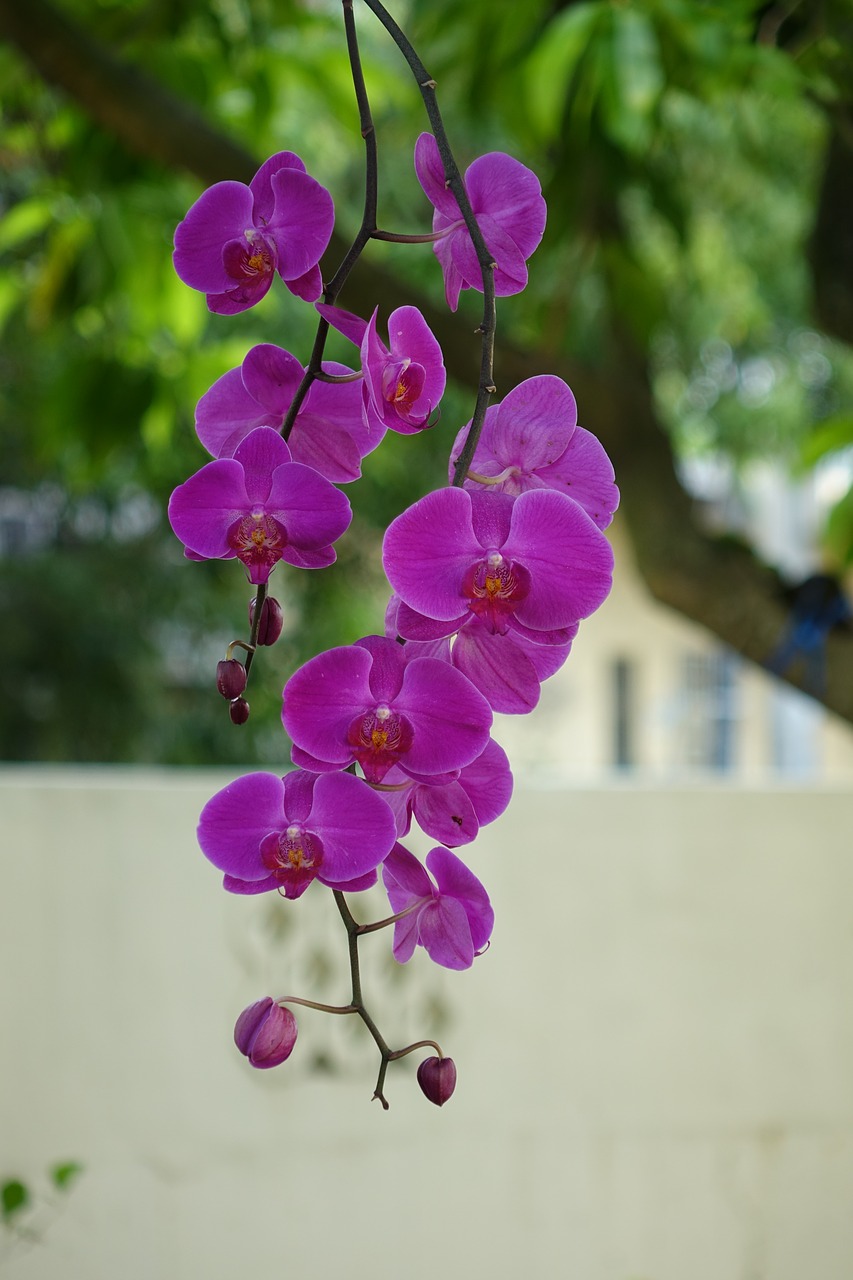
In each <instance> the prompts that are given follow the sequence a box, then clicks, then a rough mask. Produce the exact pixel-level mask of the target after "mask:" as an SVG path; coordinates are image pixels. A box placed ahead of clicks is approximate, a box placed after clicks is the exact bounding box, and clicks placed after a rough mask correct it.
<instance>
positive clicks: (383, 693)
mask: <svg viewBox="0 0 853 1280" xmlns="http://www.w3.org/2000/svg"><path fill="white" fill-rule="evenodd" d="M282 720H283V722H284V727H285V729H286V730H287V732H288V733H289V734H290V737H291V739H292V740H293V744H294V745H293V752H292V759H293V762H294V764H297V765H300V766H301V767H302V768H310V769H315V770H317V772H327V771H328V770H332V769H345V768H347V766H348V765H350V764H353V763H354V762H356V761H357V762H358V763H359V764H360V765H361V768H362V771H363V773H364V776H365V778H366V779H367V780H368V782H381V781H382V779H383V778H384V777H385V775H386V773H387V772H388V770H389V769H391V768H392V767H393V766H394V765H397V766H399V768H400V769H401V770H402V772H403V774H404V775H406V776H407V777H409V778H415V779H416V780H418V781H422V780H427V781H430V780H435V779H436V777H438V778H442V780H446V781H449V780H451V779H452V778H454V777H455V776H456V773H457V771H458V770H459V769H462V768H464V766H465V765H467V764H471V762H472V761H473V760H476V759H477V757H478V756H479V755H480V754H481V753H482V751H483V750H484V749H485V747H486V743H487V742H488V740H489V729H490V727H491V723H492V713H491V711H490V710H489V706H488V703H487V702H486V700H485V698H483V696H482V694H480V693H478V692H477V690H476V689H475V688H474V686H473V685H472V684H471V683H470V681H469V680H467V679H466V678H465V676H463V675H462V674H461V673H460V672H458V671H455V670H454V669H453V668H452V667H451V666H450V665H449V664H448V663H446V662H441V661H439V660H438V659H437V658H412V659H409V658H408V656H407V655H406V653H405V650H404V648H403V646H401V645H399V644H396V643H395V641H393V640H388V639H386V638H385V637H384V636H367V637H366V638H365V639H363V640H359V641H358V642H357V643H356V644H354V645H349V646H342V647H340V648H337V649H329V650H327V651H326V652H325V653H320V654H318V655H317V657H316V658H311V659H310V660H309V661H308V662H306V663H305V665H304V666H302V667H300V668H299V670H298V671H296V672H295V673H294V675H292V676H291V678H290V679H289V680H288V682H287V684H286V685H285V688H284V706H283V710H282ZM389 812H390V810H389Z"/></svg>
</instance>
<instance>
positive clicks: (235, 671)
mask: <svg viewBox="0 0 853 1280" xmlns="http://www.w3.org/2000/svg"><path fill="white" fill-rule="evenodd" d="M216 687H217V689H218V690H219V692H220V693H221V694H222V696H223V698H227V699H228V701H229V702H231V701H232V700H233V699H234V698H239V696H240V694H241V693H242V692H243V690H244V689H245V687H246V668H245V667H244V666H243V664H242V662H238V661H237V659H236V658H225V659H224V660H223V661H222V662H217V664H216Z"/></svg>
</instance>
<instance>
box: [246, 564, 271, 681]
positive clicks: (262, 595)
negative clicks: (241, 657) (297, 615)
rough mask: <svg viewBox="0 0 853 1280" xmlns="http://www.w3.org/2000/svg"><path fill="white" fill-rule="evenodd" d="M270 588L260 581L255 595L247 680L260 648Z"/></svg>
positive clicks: (247, 659)
mask: <svg viewBox="0 0 853 1280" xmlns="http://www.w3.org/2000/svg"><path fill="white" fill-rule="evenodd" d="M268 589H269V587H268V584H267V583H266V582H259V583H258V591H257V595H256V596H255V612H254V614H253V616H252V631H251V634H250V636H249V645H248V650H247V653H246V679H247V681H248V678H249V671H250V670H251V667H252V662H253V660H254V657H255V654H256V653H257V650H258V633H259V632H260V629H261V614H262V613H263V610H264V601H265V600H266V598H267V591H268Z"/></svg>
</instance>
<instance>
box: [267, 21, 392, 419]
mask: <svg viewBox="0 0 853 1280" xmlns="http://www.w3.org/2000/svg"><path fill="white" fill-rule="evenodd" d="M342 4H343V11H344V30H345V32H346V41H347V52H348V54H349V62H350V72H351V74H352V82H353V88H354V89H355V98H356V102H357V104H358V116H359V123H360V125H361V136H362V138H363V139H364V147H365V180H364V211H363V213H362V218H361V226H360V227H359V229H358V232H357V234H356V237H355V239H354V240H353V242H352V244H351V245H350V247H349V249H348V250H347V252H346V254H345V255H344V259H343V261H342V262H341V264H340V266H339V267H338V269H337V271H336V272H335V274H334V275H333V276H332V278H331V280H330V281H329V283H328V284H327V285H326V288H325V291H324V293H323V301H324V302H325V303H326V304H327V305H328V306H331V305H332V304H333V303H334V301H335V299H336V298H337V296H338V294H339V293H340V291H341V289H342V288H343V286H344V282H345V280H346V278H347V276H348V275H349V273H350V272H351V271H352V269H353V267H354V266H355V264H356V262H357V261H358V259H359V257H360V256H361V253H362V250H363V249H364V246H365V245H366V244H367V242H368V241H369V240H370V238H371V236H372V235H373V232H374V231H375V230H376V202H377V198H378V190H379V176H378V175H379V164H378V151H377V144H376V130H375V129H374V127H373V117H372V115H371V112H370V101H369V99H368V96H367V87H366V85H365V83H364V72H363V71H362V67H361V55H360V53H359V49H358V34H357V32H356V28H355V16H354V14H353V0H342ZM328 334H329V322H328V320H326V319H323V318H321V319H320V321H319V323H318V325H317V334H316V336H315V338H314V346H313V349H312V351H311V356H310V359H309V361H308V364H307V366H306V369H305V373H304V374H303V376H302V381H301V382H300V384H299V386H298V387H297V388H296V394H295V395H294V397H293V400H292V401H291V403H290V407H289V408H288V410H287V414H286V416H285V419H284V422H283V424H282V428H281V434H282V438H283V439H284V440H287V439H288V438H289V437H290V433H291V431H292V430H293V424H294V422H295V421H296V415H297V414H298V413H299V410H300V409H301V407H302V402H303V401H304V399H305V397H306V396H307V394H308V392H309V390H310V388H311V384H312V382H314V381H315V379H316V378H318V377H319V376H320V374H321V372H322V362H323V352H324V351H325V349H326V338H327V337H328Z"/></svg>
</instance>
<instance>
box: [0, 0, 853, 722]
mask: <svg viewBox="0 0 853 1280" xmlns="http://www.w3.org/2000/svg"><path fill="white" fill-rule="evenodd" d="M0 35H3V36H5V38H6V39H7V40H9V41H11V42H12V43H13V44H14V45H15V46H16V47H17V48H18V49H19V50H20V52H21V53H23V54H24V55H25V56H26V57H27V58H28V59H29V60H30V61H31V62H32V64H33V65H34V66H35V68H36V69H37V70H38V72H39V74H40V75H41V76H42V77H43V78H44V79H45V80H47V81H48V82H49V83H51V84H53V85H55V86H57V87H59V88H61V89H63V90H64V91H65V92H66V93H68V94H69V95H70V96H71V97H72V98H73V99H74V100H75V101H76V102H78V103H79V105H80V106H82V107H83V108H84V110H85V111H87V112H88V114H89V115H90V116H91V117H92V119H93V120H95V121H96V122H97V123H98V124H100V125H101V127H102V128H104V129H105V130H107V131H109V132H110V133H112V134H113V135H114V136H115V137H117V138H118V139H119V140H120V141H121V142H122V143H124V145H125V146H126V147H127V148H128V149H129V150H130V151H132V152H134V153H135V154H137V155H140V156H144V157H147V158H148V159H151V160H154V161H157V162H159V163H160V164H163V165H164V166H166V167H168V168H171V169H174V168H180V169H185V170H187V171H188V172H190V173H192V174H194V175H195V176H196V177H197V178H198V179H199V180H200V181H201V182H203V183H205V184H209V183H211V182H216V181H219V180H221V179H224V178H234V179H237V180H239V181H243V182H248V181H249V180H250V179H251V177H252V176H253V174H254V173H255V171H256V169H257V168H258V165H259V163H260V161H259V159H258V158H256V157H254V156H252V155H250V154H249V153H248V152H247V151H245V150H243V148H241V147H240V146H238V145H237V144H235V143H234V142H232V141H231V140H230V139H229V138H228V137H226V136H225V135H224V134H222V133H220V132H219V131H218V130H217V129H215V128H214V127H213V126H212V125H211V124H210V123H209V122H208V121H207V120H206V119H205V118H204V117H203V116H202V115H201V114H200V113H199V112H197V111H196V110H195V109H194V108H193V107H191V106H189V105H188V104H186V103H185V102H183V101H182V100H180V99H179V98H178V97H177V96H176V95H174V94H172V93H170V92H168V91H167V90H165V89H164V88H163V87H162V86H161V85H159V84H158V83H157V82H156V81H155V80H154V79H153V78H151V77H150V76H148V75H147V74H146V73H145V72H144V71H142V70H141V69H139V68H137V67H134V66H132V65H130V64H128V63H126V62H124V61H122V60H120V59H118V58H116V57H115V56H114V55H113V54H112V53H111V52H110V51H108V50H107V49H105V48H104V47H103V46H102V45H100V44H99V43H98V42H96V41H95V40H93V39H92V38H91V36H89V35H88V33H86V32H85V31H83V30H82V29H81V28H79V27H78V26H76V25H75V24H74V23H72V22H71V21H70V20H69V19H68V18H67V17H66V16H65V15H63V14H62V13H60V12H59V11H58V10H57V9H55V8H54V6H53V5H52V4H50V3H49V0H27V4H26V5H25V6H21V5H20V3H19V0H0ZM346 248H347V245H346V244H345V242H344V240H343V238H342V237H341V236H340V235H338V234H337V233H335V235H334V236H333V238H332V242H331V244H330V247H329V253H328V257H327V260H326V261H327V263H328V261H329V260H330V259H332V258H333V259H334V260H335V261H339V260H340V259H341V258H342V257H343V255H344V253H345V252H346ZM347 290H348V293H347V302H348V305H349V306H350V307H351V308H352V309H353V310H355V311H359V312H361V313H362V314H368V313H369V312H370V311H372V310H373V308H374V306H376V304H377V303H379V305H380V307H381V308H382V309H383V310H385V311H390V310H392V309H393V308H394V307H397V306H399V305H400V304H401V301H402V300H403V298H404V297H406V298H407V299H408V300H409V301H411V302H412V303H414V304H415V305H417V306H418V307H419V308H420V310H421V311H422V312H423V314H424V316H425V318H426V320H427V323H428V324H429V325H430V327H431V328H432V329H433V331H434V332H435V334H436V337H437V338H438V340H439V342H440V343H441V346H442V349H443V350H444V353H445V361H446V364H447V370H448V374H449V375H450V376H451V377H453V378H455V379H457V380H463V381H466V382H469V383H470V381H471V380H472V379H474V380H476V379H477V377H478V375H479V367H478V356H479V342H478V341H477V339H476V337H475V335H474V334H473V332H471V330H470V327H469V321H467V320H466V318H465V317H464V316H461V315H459V314H455V315H454V314H451V313H449V312H447V311H446V310H445V309H444V308H439V307H437V306H435V305H434V304H432V303H431V302H430V301H429V300H428V299H425V298H423V297H420V296H417V294H416V293H415V291H414V290H413V289H412V287H411V286H409V285H407V284H406V283H405V282H403V281H401V280H400V279H399V278H397V277H396V276H393V275H392V274H390V273H389V272H387V271H385V270H383V269H382V268H381V267H377V266H375V265H372V264H369V263H364V262H363V263H362V266H361V269H360V270H359V272H357V273H356V274H355V275H354V276H353V277H351V278H350V280H349V281H348V282H347ZM608 355H609V360H608V362H607V364H606V365H604V366H602V368H590V367H589V366H587V365H582V364H579V363H575V362H573V361H564V362H562V363H561V364H558V367H556V368H555V367H554V361H553V360H550V359H549V360H547V361H546V360H545V359H544V358H543V357H541V356H540V355H539V354H538V353H537V352H536V351H531V350H522V349H521V348H518V347H516V346H513V345H512V344H510V343H508V342H507V341H506V340H502V341H499V342H498V344H497V365H498V370H499V377H500V381H501V385H500V387H499V390H501V391H503V390H508V389H509V388H510V387H511V386H513V385H515V383H516V382H519V381H522V380H523V379H524V378H528V377H532V376H533V375H535V374H540V373H543V372H545V371H546V370H545V369H543V365H547V371H548V372H556V373H558V374H559V375H560V376H561V377H563V378H565V380H566V381H567V382H569V383H570V384H571V386H572V388H573V390H574V392H575V395H576V397H577V399H578V402H579V404H580V405H581V407H582V411H583V419H584V421H585V422H586V423H588V424H589V425H590V426H591V427H592V428H594V430H595V432H596V434H597V435H598V436H599V437H600V438H601V440H602V442H603V443H604V445H605V447H606V448H607V450H608V452H609V453H610V455H611V457H612V459H613V462H614V465H615V467H616V471H617V477H618V479H619V481H620V484H621V487H622V492H623V506H622V519H624V521H625V523H626V524H627V526H628V530H629V533H630V537H631V540H632V542H633V544H634V548H635V551H636V555H637V562H638V565H639V569H640V572H641V574H642V575H643V577H644V578H645V581H646V583H647V585H648V587H649V589H650V590H651V592H652V594H653V595H655V596H656V597H657V599H658V600H660V601H661V602H662V603H664V604H667V605H669V606H670V607H672V608H674V609H676V610H677V611H678V612H680V613H682V614H684V615H685V616H686V617H688V618H691V619H693V620H694V621H696V622H698V623H701V624H702V625H703V626H705V627H707V628H708V629H709V630H710V631H712V632H713V633H714V634H715V635H716V636H718V637H719V638H720V639H721V640H722V641H724V642H725V643H726V644H728V645H731V646H732V647H733V648H734V649H736V650H737V651H738V652H739V653H741V654H743V655H744V656H745V657H747V658H750V659H752V660H753V661H755V662H758V663H763V662H764V661H766V659H767V658H768V656H769V654H770V653H771V652H772V650H773V648H774V646H775V645H776V643H777V641H778V639H779V636H780V634H781V632H782V629H783V627H784V625H785V621H786V618H787V610H786V608H785V605H784V603H783V599H784V598H783V593H782V583H781V582H780V580H779V578H778V576H777V575H776V574H775V573H774V572H773V571H772V570H770V569H769V568H767V567H766V566H765V565H763V564H761V562H760V561H759V560H758V559H757V558H756V557H755V556H754V555H753V554H752V553H751V552H750V551H749V550H748V549H747V548H746V547H744V546H741V545H739V544H736V543H734V542H733V541H731V540H728V539H719V538H712V537H710V536H708V535H707V534H706V533H704V532H703V531H702V529H701V528H700V526H699V525H698V523H697V521H696V519H695V515H694V511H693V507H692V504H691V502H690V499H689V498H688V496H687V494H686V493H685V492H684V490H683V489H682V487H681V485H680V484H679V482H678V478H677V476H676V471H675V461H674V457H673V453H672V448H671V445H670V442H669V438H668V436H667V435H666V433H665V431H664V430H663V428H662V427H661V425H660V423H659V422H658V421H657V419H656V417H655V412H654V404H653V399H652V395H651V390H650V387H649V384H648V377H647V372H646V368H645V361H644V357H643V354H642V353H641V352H639V351H638V350H637V349H636V348H635V347H633V346H632V345H631V344H629V343H628V344H626V343H624V342H622V340H620V339H619V338H618V337H615V338H614V343H613V348H612V350H611V351H610V352H609V353H608ZM827 669H828V670H827V688H826V692H825V695H824V697H823V699H822V700H823V701H824V702H825V704H826V706H827V707H829V708H830V709H831V710H833V711H835V712H837V713H838V714H839V715H841V716H843V717H845V718H846V719H847V720H850V721H851V722H853V679H851V675H850V673H851V671H853V634H850V633H836V634H835V635H833V636H831V637H830V640H829V644H828V654H827ZM786 678H787V679H788V680H789V682H790V683H792V684H794V685H797V686H798V687H803V680H804V678H805V675H804V673H802V672H800V671H798V670H796V669H795V670H793V671H792V672H790V673H789V674H788V676H787V677H786Z"/></svg>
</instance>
